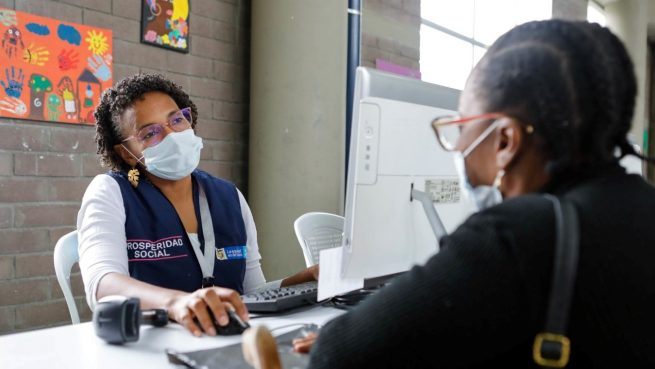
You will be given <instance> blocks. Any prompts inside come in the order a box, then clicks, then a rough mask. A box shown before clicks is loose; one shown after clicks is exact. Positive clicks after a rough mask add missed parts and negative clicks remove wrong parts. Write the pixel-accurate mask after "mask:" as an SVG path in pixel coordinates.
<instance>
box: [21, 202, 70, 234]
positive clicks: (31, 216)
mask: <svg viewBox="0 0 655 369" xmlns="http://www.w3.org/2000/svg"><path fill="white" fill-rule="evenodd" d="M79 208H80V206H79V205H52V204H48V203H45V204H41V205H27V206H17V207H16V215H15V221H14V225H15V226H16V227H17V228H21V227H40V226H41V227H43V226H46V227H52V226H65V225H73V224H75V219H76V217H77V212H78V210H79Z"/></svg>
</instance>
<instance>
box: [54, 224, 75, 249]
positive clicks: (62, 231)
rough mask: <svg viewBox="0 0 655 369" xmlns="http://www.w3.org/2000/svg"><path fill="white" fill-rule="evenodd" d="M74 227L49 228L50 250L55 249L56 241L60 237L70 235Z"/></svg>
mask: <svg viewBox="0 0 655 369" xmlns="http://www.w3.org/2000/svg"><path fill="white" fill-rule="evenodd" d="M75 229H76V228H75V225H71V226H68V227H57V228H50V229H49V232H50V248H49V249H50V250H54V249H55V245H56V244H57V241H59V239H60V238H61V236H63V235H65V234H67V233H70V232H71V231H74V230H75Z"/></svg>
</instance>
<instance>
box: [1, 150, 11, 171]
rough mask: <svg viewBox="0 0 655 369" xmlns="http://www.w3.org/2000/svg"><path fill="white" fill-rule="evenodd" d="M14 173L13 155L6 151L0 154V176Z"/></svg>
mask: <svg viewBox="0 0 655 369" xmlns="http://www.w3.org/2000/svg"><path fill="white" fill-rule="evenodd" d="M12 174H14V156H13V155H11V154H9V153H6V154H0V176H10V175H12Z"/></svg>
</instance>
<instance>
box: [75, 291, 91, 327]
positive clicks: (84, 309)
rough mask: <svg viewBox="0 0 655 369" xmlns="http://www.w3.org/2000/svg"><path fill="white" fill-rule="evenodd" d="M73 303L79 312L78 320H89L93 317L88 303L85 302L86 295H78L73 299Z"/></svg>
mask: <svg viewBox="0 0 655 369" xmlns="http://www.w3.org/2000/svg"><path fill="white" fill-rule="evenodd" d="M75 304H76V305H77V312H78V314H80V322H82V323H84V322H89V321H91V319H92V317H93V312H92V311H91V309H89V305H87V303H86V297H78V298H76V299H75Z"/></svg>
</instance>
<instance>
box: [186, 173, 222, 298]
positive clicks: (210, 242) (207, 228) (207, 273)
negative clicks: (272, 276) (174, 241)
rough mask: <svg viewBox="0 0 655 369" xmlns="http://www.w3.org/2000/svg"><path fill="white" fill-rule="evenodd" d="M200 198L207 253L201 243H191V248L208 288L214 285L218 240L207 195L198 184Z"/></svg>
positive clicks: (205, 285)
mask: <svg viewBox="0 0 655 369" xmlns="http://www.w3.org/2000/svg"><path fill="white" fill-rule="evenodd" d="M198 197H199V201H198V202H199V204H200V221H201V223H202V235H203V238H204V240H205V252H204V253H203V252H202V251H201V250H200V243H194V242H191V246H192V247H193V252H194V253H195V254H196V258H197V259H198V264H200V269H201V270H202V276H203V278H202V286H203V287H208V286H213V285H214V258H215V256H214V254H215V253H216V239H215V238H214V225H213V223H212V217H211V213H210V212H209V203H208V202H207V195H205V190H204V189H203V188H202V186H201V185H200V183H198ZM189 239H190V238H189Z"/></svg>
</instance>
